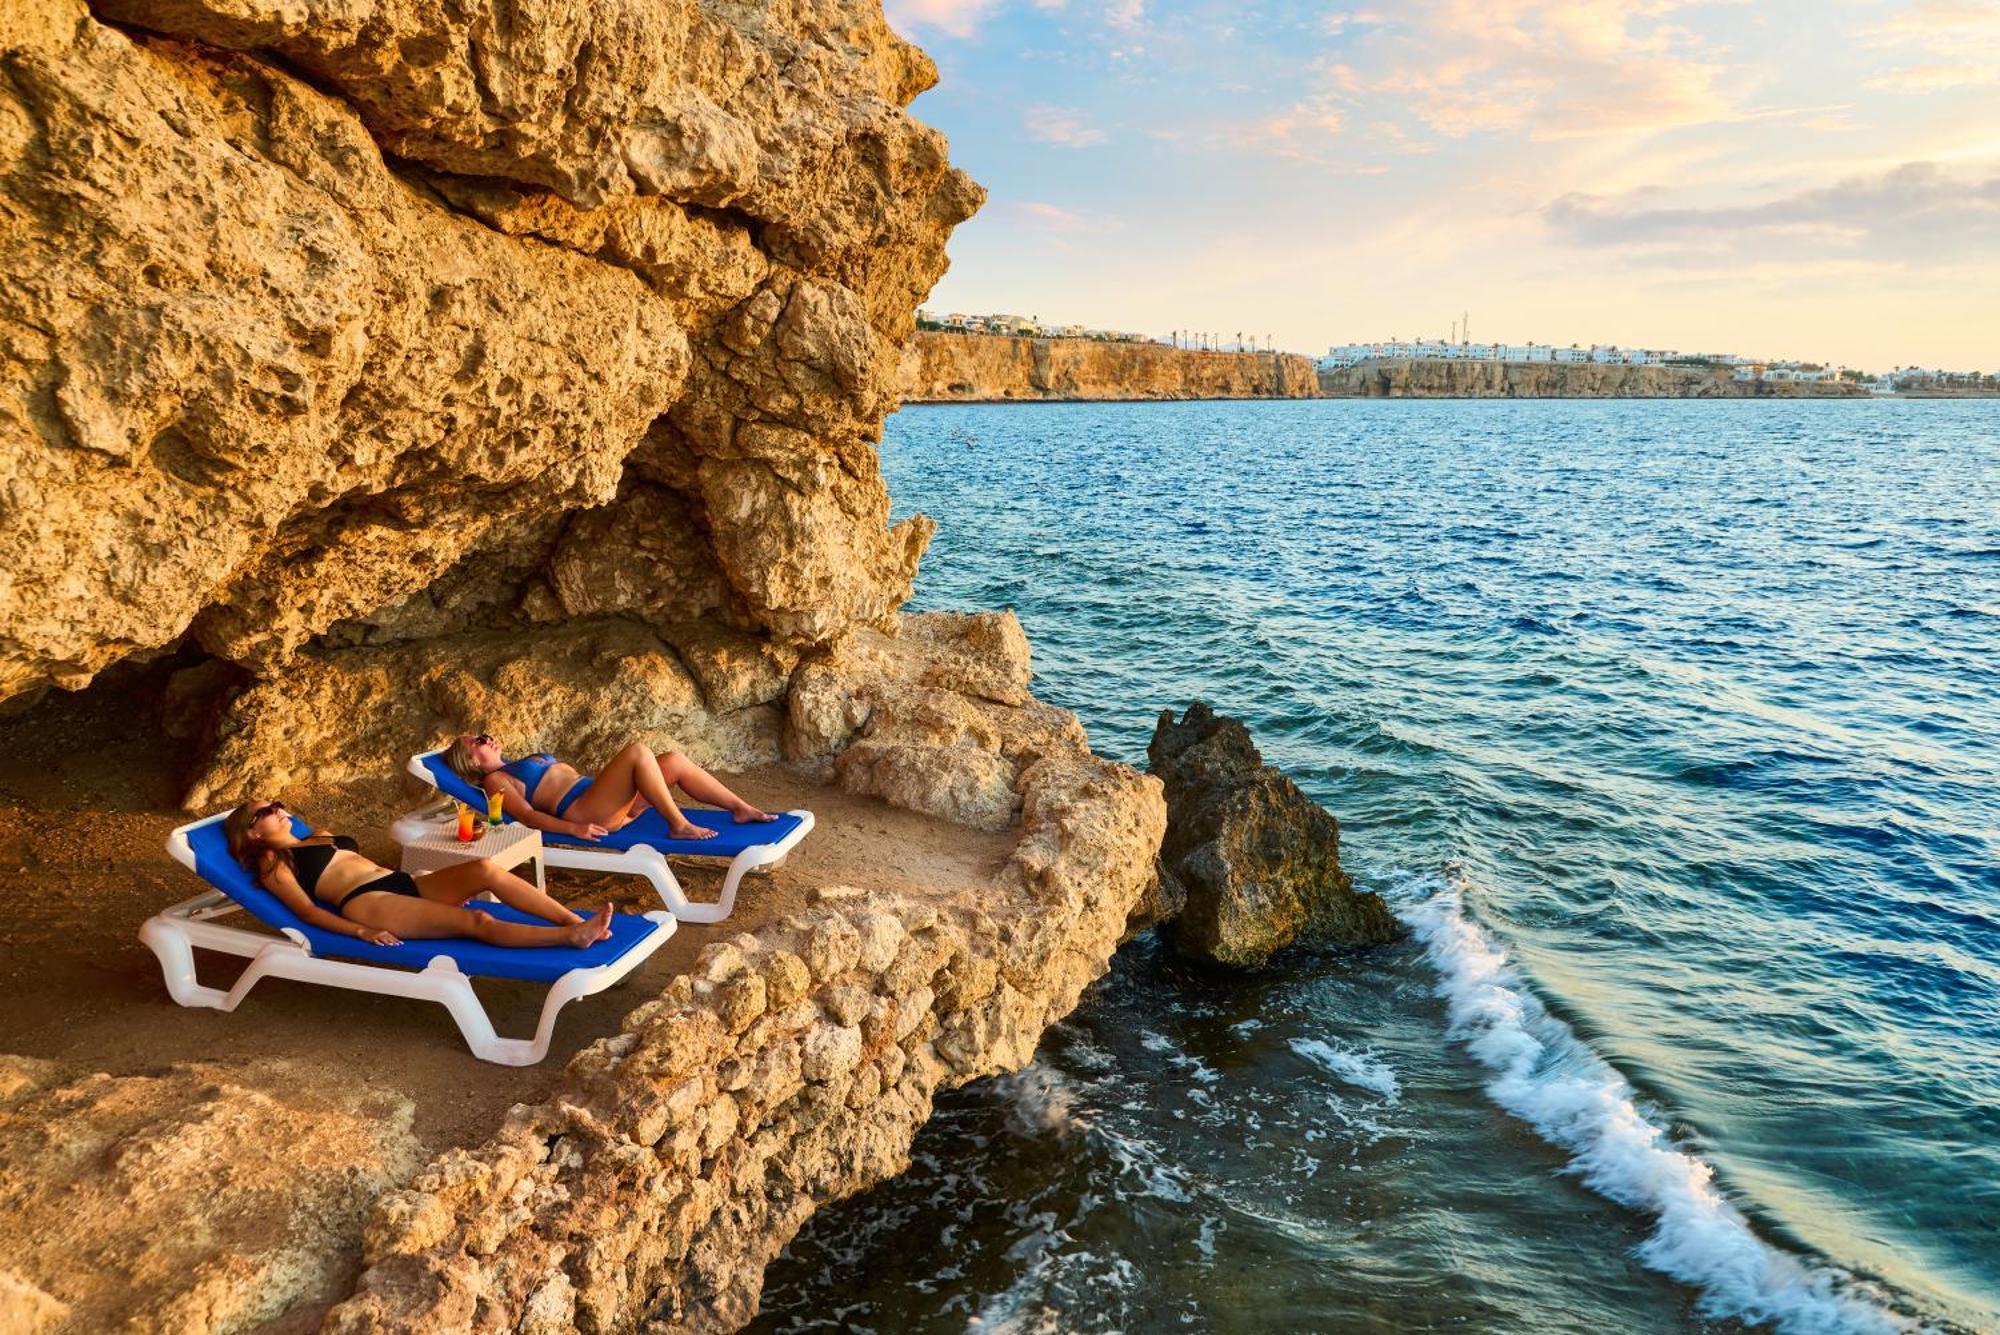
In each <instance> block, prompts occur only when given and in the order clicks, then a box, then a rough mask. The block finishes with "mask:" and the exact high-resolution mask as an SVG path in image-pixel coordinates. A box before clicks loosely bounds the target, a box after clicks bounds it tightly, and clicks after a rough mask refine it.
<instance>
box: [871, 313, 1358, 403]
mask: <svg viewBox="0 0 2000 1335" xmlns="http://www.w3.org/2000/svg"><path fill="white" fill-rule="evenodd" d="M901 389H902V397H903V402H905V403H1033V402H1066V401H1067V402H1102V401H1107V400H1155V399H1314V398H1318V397H1319V396H1320V388H1319V376H1318V372H1317V370H1316V369H1315V367H1314V366H1313V362H1312V359H1311V358H1310V357H1304V356H1300V355H1299V354H1297V353H1291V352H1210V351H1201V350H1196V349H1190V348H1174V347H1169V346H1167V345H1166V344H1164V343H1135V342H1117V341H1111V340H1106V339H1094V338H1060V337H1058V338H1042V337H1028V336H1019V335H1005V334H960V333H940V332H934V331H931V330H919V331H918V332H917V333H915V334H914V335H912V336H911V338H910V341H909V342H908V343H906V344H904V345H903V365H902V375H901Z"/></svg>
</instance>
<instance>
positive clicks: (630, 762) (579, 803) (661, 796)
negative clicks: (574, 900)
mask: <svg viewBox="0 0 2000 1335" xmlns="http://www.w3.org/2000/svg"><path fill="white" fill-rule="evenodd" d="M634 794H637V795H638V796H640V797H643V798H645V799H646V800H647V801H648V802H650V803H652V804H653V806H654V807H656V808H657V809H658V810H659V813H660V814H661V815H662V816H665V817H666V818H667V830H668V831H669V832H670V833H671V834H672V835H673V836H674V837H675V838H676V839H711V838H713V837H714V836H715V831H714V830H708V829H703V828H702V827H701V826H699V825H696V824H694V823H693V822H692V821H690V820H688V818H687V817H686V816H683V815H682V814H681V809H680V807H678V806H676V805H675V804H674V795H673V794H672V793H671V792H669V791H668V780H667V776H666V775H665V774H664V773H662V772H661V770H660V758H659V757H658V756H656V755H654V754H653V753H652V752H651V751H648V750H647V749H646V748H645V747H643V746H641V745H639V744H638V743H637V742H633V743H632V744H631V745H630V746H627V747H626V748H625V749H624V750H622V751H620V752H619V753H618V754H617V755H615V756H613V757H611V763H609V764H607V765H606V766H605V767H604V768H603V769H601V770H599V771H598V773H597V781H596V782H595V783H593V784H591V785H590V787H589V789H587V790H586V791H585V792H584V794H583V796H582V797H579V798H577V799H576V801H574V802H572V803H570V804H569V809H568V810H567V811H565V812H563V815H565V816H567V817H569V818H570V819H571V820H583V821H591V822H594V823H596V824H598V825H603V826H605V827H607V828H614V829H615V828H616V825H617V824H618V823H622V822H620V821H619V818H620V817H622V816H624V814H625V808H626V806H627V805H628V804H629V803H630V802H631V801H632V798H633V795H634Z"/></svg>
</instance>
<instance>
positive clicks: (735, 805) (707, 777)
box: [653, 751, 777, 825]
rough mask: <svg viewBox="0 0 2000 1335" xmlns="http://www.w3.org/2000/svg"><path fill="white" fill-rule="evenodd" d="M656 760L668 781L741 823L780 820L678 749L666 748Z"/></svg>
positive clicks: (695, 798) (696, 799)
mask: <svg viewBox="0 0 2000 1335" xmlns="http://www.w3.org/2000/svg"><path fill="white" fill-rule="evenodd" d="M653 759H654V760H655V761H656V762H658V764H659V766H660V773H661V774H662V775H664V776H665V777H666V780H667V782H668V783H671V784H675V785H677V786H678V787H679V788H680V790H681V791H682V792H684V793H686V794H687V795H688V796H689V797H692V798H693V799H694V800H695V801H697V802H706V803H708V805H710V806H712V807H721V808H722V809H723V810H724V811H729V812H733V813H735V816H736V823H737V824H738V825H741V824H743V823H744V822H746V821H765V820H776V819H777V817H776V816H773V815H771V814H770V813H769V812H765V811H759V810H758V809H757V808H756V807H753V806H751V805H750V804H749V803H748V802H745V801H744V800H743V799H742V798H740V797H738V796H737V795H736V794H735V793H732V792H730V791H729V789H727V788H725V787H724V786H723V784H722V781H721V780H720V779H718V778H716V777H715V776H714V775H713V774H710V773H709V772H708V771H707V770H705V769H703V768H702V767H701V766H699V765H697V764H695V763H694V762H693V761H692V760H689V759H688V758H687V757H686V756H684V755H682V754H681V753H680V752H678V751H663V752H661V753H660V754H659V755H657V756H654V757H653Z"/></svg>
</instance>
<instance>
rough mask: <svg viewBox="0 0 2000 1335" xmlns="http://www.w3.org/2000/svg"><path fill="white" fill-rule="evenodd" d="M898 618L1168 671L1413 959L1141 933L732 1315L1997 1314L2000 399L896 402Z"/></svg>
mask: <svg viewBox="0 0 2000 1335" xmlns="http://www.w3.org/2000/svg"><path fill="white" fill-rule="evenodd" d="M882 454H883V466H884V471H885V473H886V475H887V477H888V480H889V484H890V489H891V492H892V494H893V495H894V496H895V498H896V501H897V508H898V512H899V513H907V512H909V511H911V510H922V511H924V512H926V513H928V514H930V515H932V516H934V517H935V518H937V519H938V520H939V521H940V523H941V525H942V529H941V532H940V534H939V536H938V539H937V541H936V543H935V544H934V545H933V547H932V549H931V552H930V554H929V556H928V557H927V558H926V561H925V565H924V568H923V572H922V576H921V578H920V581H919V589H918V599H917V603H916V606H919V607H954V608H957V607H967V608H984V607H997V606H1012V607H1013V608H1015V609H1016V610H1017V611H1018V612H1019V614H1020V616H1021V619H1022V621H1023V622H1024V623H1025V625H1026V626H1027V629H1028V633H1029V636H1030V638H1031V639H1032V641H1033V643H1034V646H1035V651H1036V668H1037V677H1038V680H1037V687H1036V689H1037V691H1038V693H1039V694H1041V695H1042V696H1043V697H1044V698H1046V699H1049V700H1052V701H1054V702H1056V703H1059V704H1062V705H1065V706H1068V707H1069V708H1072V709H1074V710H1076V711H1077V712H1078V713H1079V714H1080V715H1081V716H1082V718H1083V720H1084V722H1085V724H1086V725H1087V726H1088V727H1089V729H1090V733H1091V737H1092V740H1093V743H1094V744H1095V745H1096V746H1097V748H1098V749H1099V750H1100V751H1103V752H1105V753H1107V754H1110V755H1112V756H1115V757H1118V758H1121V759H1126V760H1130V761H1133V762H1135V763H1143V758H1144V748H1145V744H1146V740H1147V738H1148V737H1149V736H1150V734H1151V730H1152V725H1153V721H1154V717H1155V715H1156V714H1157V711H1158V710H1159V709H1160V708H1161V707H1163V706H1166V705H1181V704H1184V703H1185V702H1186V701H1188V700H1189V699H1192V698H1194V697H1196V696H1200V697H1202V698H1205V699H1208V700H1209V701H1211V702H1212V703H1213V704H1215V705H1216V706H1217V707H1218V708H1219V709H1222V710H1224V711H1226V712H1231V713H1235V714H1238V715H1240V716H1242V717H1243V718H1245V719H1246V720H1247V721H1248V722H1249V723H1250V725H1251V726H1252V728H1253V730H1254V732H1255V734H1256V735H1257V737H1258V739H1259V741H1260V743H1261V744H1262V745H1263V747H1264V750H1265V754H1266V757H1267V758H1268V759H1270V760H1271V761H1272V762H1274V763H1276V764H1278V765H1280V766H1282V767H1284V768H1285V769H1286V770H1287V771H1288V772H1290V773H1291V774H1292V775H1293V776H1294V777H1295V778H1297V779H1298V780H1299V782H1300V783H1301V784H1302V785H1303V786H1304V787H1305V788H1306V790H1307V791H1308V792H1310V793H1311V794H1312V795H1313V796H1314V797H1315V798H1317V799H1318V800H1320V801H1322V802H1324V803H1325V804H1326V805H1327V806H1328V807H1329V808H1331V809H1332V810H1333V811H1334V812H1335V813H1336V814H1337V815H1339V816H1340V818H1341V820H1342V822H1343V825H1344V839H1345V842H1344V848H1343V861H1344V862H1345V864H1346V865H1347V867H1348V869H1349V870H1350V871H1351V872H1353V873H1354V874H1355V876H1356V879H1357V880H1358V881H1360V882H1361V883H1363V884H1364V885H1367V886H1369V887H1372V888H1375V889H1379V890H1381V891H1382V892H1383V893H1384V894H1385V895H1387V896H1388V897H1389V898H1390V900H1391V902H1392V904H1393V905H1395V907H1396V908H1397V911H1398V913H1399V915H1400V916H1401V917H1402V918H1403V920H1404V921H1405V923H1406V924H1407V925H1408V926H1409V928H1410V932H1411V934H1410V936H1409V938H1408V939H1407V940H1405V941H1404V942H1402V943H1399V944H1398V945H1395V946H1391V947H1387V948H1384V949H1381V950H1377V951H1373V952H1367V953H1361V954H1347V955H1342V954H1330V955H1324V956H1317V957H1307V958H1302V959H1298V960H1295V961H1293V962H1292V963H1291V966H1290V967H1289V968H1288V969H1286V970H1285V971H1283V972H1281V973H1274V974H1271V975H1268V976H1263V977H1258V978H1254V979H1251V980H1248V981H1231V980H1223V979H1218V978H1216V977H1213V976H1210V975H1206V974H1202V973H1200V972H1197V971H1191V970H1188V969H1186V968H1185V967H1183V966H1181V965H1179V964H1177V963H1176V962H1175V961H1174V960H1173V959H1172V958H1171V956H1170V954H1169V953H1168V952H1166V951H1164V950H1163V949H1161V948H1160V947H1159V946H1158V944H1157V943H1155V942H1151V941H1142V942H1140V943H1138V944H1137V945H1136V946H1135V947H1133V948H1131V949H1128V950H1127V951H1126V952H1125V953H1124V954H1123V955H1122V956H1121V957H1120V959H1119V961H1118V962H1117V964H1116V966H1115V967H1114V969H1113V972H1112V974H1111V975H1110V976H1108V977H1107V978H1106V979H1105V980H1104V981H1103V982H1101V983H1100V984H1098V985H1097V986H1096V987H1095V988H1093V989H1092V990H1091V992H1090V993H1089V994H1088V995H1087V997H1086V1001H1085V1004H1084V1005H1083V1007H1082V1008H1081V1009H1080V1010H1079V1011H1078V1013H1077V1014H1076V1015H1075V1016H1073V1017H1072V1018H1071V1019H1070V1020H1068V1021H1066V1022H1065V1023H1064V1024H1062V1025H1061V1026H1059V1027H1058V1028H1057V1029H1056V1030H1055V1031H1054V1032H1053V1033H1052V1034H1051V1035H1050V1037H1049V1039H1048V1041H1047V1042H1046V1043H1045V1044H1044V1046H1043V1050H1042V1052H1041V1053H1040V1055H1039V1056H1038V1058H1037V1060H1036V1062H1035V1064H1034V1065H1033V1066H1032V1067H1031V1068H1029V1070H1028V1071H1026V1072H1024V1073H1023V1074H1021V1075H1020V1076H1017V1077H1010V1078H1007V1079H1004V1080H999V1081H990V1082H984V1083H982V1084H981V1085H979V1086H976V1087H974V1088H971V1089H968V1090H965V1091H961V1092H959V1093H956V1094H954V1095H951V1096H949V1097H947V1098H946V1099H944V1100H942V1101H941V1103H940V1108H939V1114H940V1115H939V1117H938V1119H937V1121H936V1122H935V1123H934V1125H933V1126H931V1127H930V1128H928V1129H927V1130H926V1131H925V1132H924V1133H923V1135H922V1136H921V1137H920V1138H919V1141H918V1144H917V1147H916V1162H915V1165H914V1166H913V1168H912V1171H911V1172H910V1173H909V1174H907V1175H906V1176H905V1177H903V1178H901V1179H899V1180H897V1181H896V1182H894V1183H892V1184H889V1185H888V1186H886V1187H884V1188H882V1189H881V1190H878V1191H876V1192H874V1193H871V1194H870V1195H868V1196H867V1197H864V1198H861V1199H860V1200H857V1201H854V1202H850V1203H848V1204H846V1205H844V1206H841V1207H838V1208H836V1209H832V1210H829V1211H826V1212H823V1213H822V1214H821V1215H820V1216H819V1217H818V1218H817V1219H816V1220H815V1221H814V1222H813V1223H812V1224H811V1225H810V1226H809V1227H808V1229H807V1231H806V1232H805V1233H804V1234H802V1235H801V1237H800V1238H799V1240H798V1241H797V1242H796V1243H795V1244H794V1246H793V1249H792V1253H791V1256H790V1257H789V1258H788V1259H787V1260H785V1261H781V1262H780V1263H779V1265H778V1266H776V1267H774V1269H773V1271H772V1274H771V1277H770V1285H769V1288H768V1291H767V1297H766V1310H765V1315H764V1316H763V1317H762V1318H761V1319H760V1326H762V1327H763V1328H766V1329H792V1328H805V1327H812V1326H816V1325H826V1324H834V1325H847V1326H859V1327H866V1328H873V1329H882V1330H897V1329H937V1330H952V1329H979V1330H996V1329H1006V1330H1113V1329H1122V1330H1145V1329H1162V1328H1177V1329H1178V1328H1189V1329H1213V1330H1249V1329H1260V1328H1264V1329H1267V1328H1271V1327H1272V1326H1273V1325H1283V1326H1286V1327H1289V1328H1294V1329H1333V1328H1352V1329H1376V1328H1379V1329H1389V1328H1396V1329H1435V1328H1444V1327H1450V1328H1453V1329H1460V1330H1467V1329H1470V1330H1509V1331H1516V1330H1517V1331H1545V1330H1578V1331H1584V1330H1592V1331H1601V1330H1635V1331H1638V1330H1660V1331H1679V1330H1717V1329H1736V1328H1739V1327H1743V1326H1770V1327H1773V1328H1777V1329H1781V1330H1786V1331H1834V1330H1893V1329H1898V1328H1906V1327H1909V1326H1912V1325H1916V1326H1930V1327H1933V1328H1937V1329H1947V1330H1948V1329H1954V1328H1965V1329H1982V1328H1991V1327H1993V1326H1995V1325H1996V1324H2000V404H1995V403H1992V402H1928V403H1916V402H1912V403H1898V402H1864V403H1812V402H1796V403H1786V402H1778V403H1700V402H1615V403H1576V402H1569V403H1562V402H1556V403H1532V404H1519V403H1505V402H1428V403H1413V402H1397V403H1360V402H1338V401H1335V402H1306V403H1244V404H1220V403H1199V404H1133V405H1082V404H1059V405H1057V404H1052V405H995V406H966V407H933V408H913V409H910V410H906V411H905V412H903V413H901V414H899V415H898V416H896V417H894V418H892V419H891V421H890V423H889V428H888V432H887V436H886V438H885V441H884V444H883V450H882Z"/></svg>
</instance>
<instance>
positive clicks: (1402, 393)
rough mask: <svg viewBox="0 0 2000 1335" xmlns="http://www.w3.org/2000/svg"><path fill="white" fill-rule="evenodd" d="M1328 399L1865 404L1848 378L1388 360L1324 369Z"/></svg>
mask: <svg viewBox="0 0 2000 1335" xmlns="http://www.w3.org/2000/svg"><path fill="white" fill-rule="evenodd" d="M1317 379H1318V382H1319V390H1320V395H1321V397H1323V398H1334V399H1865V398H1869V397H1872V396H1871V395H1870V394H1869V393H1868V391H1867V390H1865V389H1863V388H1862V387H1861V386H1859V385H1857V384H1854V383H1852V382H1848V381H1799V380H1736V379H1733V378H1732V373H1731V371H1730V368H1728V367H1726V366H1634V365H1619V364H1616V363H1612V364H1602V363H1593V362H1505V361H1462V362H1460V361H1432V360H1419V359H1415V358H1395V359H1381V360H1370V361H1362V362H1357V363H1355V364H1354V365H1353V366H1341V367H1329V368H1324V369H1321V370H1320V371H1319V372H1318V374H1317Z"/></svg>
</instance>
